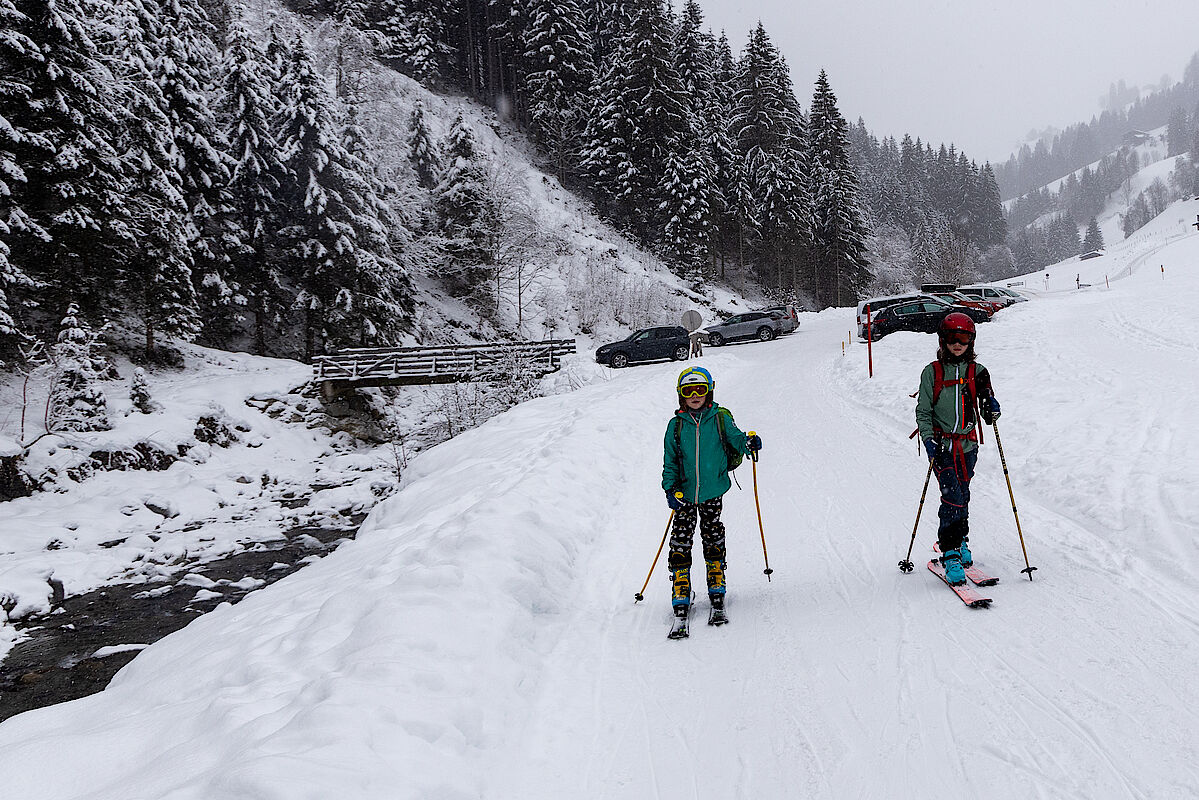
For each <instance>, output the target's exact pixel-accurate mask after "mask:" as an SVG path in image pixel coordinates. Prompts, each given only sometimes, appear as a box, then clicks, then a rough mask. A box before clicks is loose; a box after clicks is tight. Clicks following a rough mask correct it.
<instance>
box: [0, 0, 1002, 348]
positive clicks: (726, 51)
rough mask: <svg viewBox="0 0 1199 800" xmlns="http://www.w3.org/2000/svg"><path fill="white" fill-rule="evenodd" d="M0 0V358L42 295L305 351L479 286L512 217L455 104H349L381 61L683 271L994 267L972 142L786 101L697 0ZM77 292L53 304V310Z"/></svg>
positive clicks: (863, 282) (371, 335) (874, 272)
mask: <svg viewBox="0 0 1199 800" xmlns="http://www.w3.org/2000/svg"><path fill="white" fill-rule="evenodd" d="M289 4H290V6H291V10H292V11H293V12H296V13H297V14H298V16H285V15H271V14H265V15H264V14H263V13H262V9H258V11H257V12H256V14H255V15H250V14H248V13H247V11H246V10H245V9H242V8H240V7H237V6H233V5H230V4H228V2H227V0H87V1H86V2H85V1H84V0H0V75H3V79H0V351H2V354H0V357H2V358H8V357H11V356H12V355H13V354H14V353H16V352H17V351H18V350H19V349H21V347H22V346H23V344H22V343H27V342H28V341H30V337H32V336H37V335H45V334H47V333H52V332H53V331H54V330H56V329H57V327H58V326H59V324H60V321H62V320H64V317H66V318H69V319H72V320H74V319H76V318H85V319H90V320H92V321H94V322H96V323H99V322H102V321H104V320H116V319H120V320H129V321H134V322H136V323H137V324H138V325H140V327H141V330H142V331H143V332H144V337H145V349H146V351H147V352H148V353H152V352H153V351H154V350H155V349H156V343H157V342H159V341H161V339H162V338H163V337H180V338H184V339H192V338H199V339H200V340H201V341H203V342H205V343H208V344H214V345H218V346H234V347H243V348H246V349H252V350H254V351H256V352H260V353H269V354H275V355H301V356H305V357H311V356H312V355H314V354H316V353H320V352H325V351H328V350H331V349H335V348H338V347H345V346H355V345H357V346H361V345H371V344H384V343H388V342H394V341H397V340H398V339H399V338H400V337H402V336H403V335H404V334H405V331H407V330H409V329H410V327H411V320H412V314H413V309H414V306H415V304H416V303H417V302H418V300H419V298H418V297H417V295H416V292H417V290H416V289H415V288H414V286H415V282H414V280H413V276H414V275H415V274H416V273H417V272H418V271H419V272H421V273H422V274H425V275H432V276H434V277H435V278H436V279H437V280H438V281H440V283H441V285H442V286H443V288H444V289H445V290H446V291H447V292H448V293H449V294H450V295H452V296H455V297H458V298H460V299H462V300H463V302H466V303H468V304H472V305H473V306H475V307H478V308H481V309H486V308H489V307H494V306H495V305H496V298H495V294H496V292H497V288H496V287H497V286H498V285H499V284H500V281H499V279H498V278H497V275H498V274H499V271H500V270H502V269H504V268H505V263H506V262H509V263H510V262H518V261H520V259H519V258H515V257H513V256H511V255H506V253H507V252H508V249H509V247H510V245H511V242H513V241H516V240H519V239H522V238H524V235H523V234H522V233H521V231H520V230H519V229H518V228H517V227H516V226H515V225H514V223H513V219H514V216H513V214H512V211H511V206H512V204H511V203H510V202H507V200H508V199H510V198H508V197H507V196H506V195H505V190H504V187H503V181H502V180H499V179H497V176H496V171H495V169H493V168H491V167H492V166H494V165H490V166H489V164H488V163H487V161H486V157H485V154H482V153H480V152H479V148H478V147H477V143H476V141H475V138H476V133H475V132H472V128H471V125H470V124H469V123H468V122H467V121H466V120H464V119H463V118H462V117H461V116H460V117H459V119H458V120H456V121H455V122H454V123H453V125H452V126H450V127H449V130H448V132H447V133H445V134H444V135H442V136H434V135H433V133H431V130H432V126H430V125H429V124H428V120H427V119H426V116H425V113H424V110H423V109H422V108H421V106H420V104H419V103H417V104H416V105H415V107H414V108H413V109H412V112H411V114H410V115H409V118H408V119H406V120H404V123H406V124H403V125H400V126H397V125H396V124H395V120H392V119H381V118H379V117H378V116H377V115H373V114H372V112H371V105H370V104H369V103H368V101H369V100H370V99H371V97H372V92H373V91H375V85H376V84H377V83H378V70H381V69H384V70H385V69H388V68H390V69H394V70H397V71H399V72H402V73H404V74H406V75H408V76H410V77H412V78H414V79H416V80H418V81H420V82H422V83H423V84H425V85H426V86H428V87H430V88H433V89H435V90H437V91H442V92H465V93H467V94H468V95H470V96H473V97H475V98H476V99H478V100H480V101H481V102H483V103H486V104H489V105H491V106H492V107H493V108H495V109H496V111H497V113H498V114H499V117H500V124H502V125H509V126H512V127H513V128H514V129H516V130H519V131H522V132H523V133H525V134H526V135H527V136H528V137H529V139H530V140H531V141H532V142H533V143H534V144H535V146H536V148H537V149H538V152H539V153H540V156H539V158H540V159H541V161H542V166H543V167H544V168H545V169H546V171H547V172H549V173H551V174H554V175H556V176H557V177H558V178H559V179H560V180H561V181H562V182H563V183H564V184H565V185H566V186H568V187H570V188H571V189H573V190H574V191H576V192H578V193H580V194H582V195H583V196H585V197H588V198H590V200H591V201H592V202H593V204H594V206H595V208H596V209H597V211H599V213H601V215H602V216H604V217H605V218H606V219H608V220H609V221H611V222H612V223H613V224H614V225H616V226H617V227H618V228H619V229H621V230H622V231H624V232H625V233H626V234H627V235H628V236H630V237H631V238H633V239H634V240H635V241H637V242H639V243H640V244H642V245H643V246H645V247H647V248H649V249H650V250H651V251H653V252H655V253H657V254H658V255H659V256H661V258H662V259H663V261H664V262H665V263H666V264H667V265H669V266H670V267H671V268H672V269H674V270H675V271H676V272H678V273H679V274H680V275H685V276H689V277H691V278H694V279H696V280H706V279H719V278H721V277H724V276H725V274H726V270H727V269H728V267H729V266H730V265H736V266H737V267H739V268H741V267H743V268H745V269H748V270H752V271H753V273H754V274H755V275H756V277H757V279H758V281H759V283H760V284H761V285H762V286H763V287H764V288H765V289H766V290H767V291H768V293H771V294H772V295H777V296H779V297H780V298H781V297H787V298H795V299H802V300H804V301H806V302H808V303H810V304H812V305H813V306H815V307H817V308H823V307H825V306H829V305H847V304H850V303H852V302H854V301H855V300H856V298H858V297H859V296H860V295H861V293H863V292H864V291H867V290H873V289H878V288H892V287H895V286H898V285H902V284H904V283H910V282H912V281H915V280H919V279H921V278H925V277H947V276H950V275H954V276H959V277H965V278H973V277H977V276H978V275H980V274H982V275H999V274H1006V273H1007V272H1008V271H1009V270H1010V268H1011V257H1010V254H1008V253H1007V252H1006V250H1005V248H1004V246H1003V228H1004V224H1003V219H1002V215H1001V213H1000V210H999V192H998V188H997V185H996V179H995V175H994V173H993V172H992V170H991V168H990V166H989V165H983V166H982V167H979V166H978V165H977V164H975V163H974V162H973V161H971V160H970V159H968V158H967V156H966V155H965V154H964V153H962V152H959V151H957V150H956V148H955V147H954V146H952V145H949V146H944V145H942V146H941V147H940V148H939V149H937V150H934V149H932V148H931V147H930V146H928V145H926V144H923V143H922V142H921V141H920V140H918V139H917V140H916V141H912V140H911V137H906V136H905V137H903V139H902V141H901V142H900V143H897V142H896V141H895V140H894V139H893V138H887V139H884V140H882V141H879V140H877V139H876V138H875V137H873V136H872V135H871V134H869V132H868V131H867V130H866V128H865V125H864V124H863V123H862V122H861V121H859V123H858V124H857V125H856V126H850V125H849V124H847V123H846V121H845V119H844V118H843V117H842V115H841V113H840V111H839V110H838V106H837V100H836V96H835V94H834V92H833V89H832V85H831V81H830V78H829V76H828V75H826V74H825V73H824V72H823V71H821V72H820V73H819V74H818V75H817V76H816V77H815V79H814V82H813V86H812V92H811V95H810V101H809V103H808V105H807V107H806V109H805V108H804V107H803V106H802V105H801V103H800V102H799V99H798V97H797V95H796V92H795V89H794V87H793V85H792V79H791V73H790V70H789V68H788V66H787V63H786V61H785V59H784V58H783V56H782V54H781V53H780V52H779V50H778V48H777V47H776V46H775V45H774V43H773V42H772V40H771V38H770V36H769V34H768V33H767V31H766V29H765V27H764V26H763V25H762V24H758V25H757V26H756V27H755V28H754V29H753V30H752V31H750V32H749V35H748V40H747V43H746V45H745V46H744V48H742V49H741V50H740V52H737V53H735V52H734V51H733V48H732V47H731V46H730V43H729V40H728V38H727V36H725V35H724V34H723V33H722V34H720V35H715V34H713V33H712V32H710V31H707V30H705V29H704V24H703V18H702V15H701V12H700V9H699V7H698V5H697V4H696V3H695V2H687V3H685V4H684V5H683V6H682V8H681V9H680V10H679V11H678V12H675V11H673V10H672V9H671V7H670V6H668V5H667V4H665V3H663V2H661V0H594V1H593V2H576V1H575V0H563V1H562V2H549V1H548V0H370V2H364V1H363V0H329V1H326V0H289ZM72 304H77V306H78V308H77V309H72V310H71V311H70V313H68V309H69V308H71V306H72Z"/></svg>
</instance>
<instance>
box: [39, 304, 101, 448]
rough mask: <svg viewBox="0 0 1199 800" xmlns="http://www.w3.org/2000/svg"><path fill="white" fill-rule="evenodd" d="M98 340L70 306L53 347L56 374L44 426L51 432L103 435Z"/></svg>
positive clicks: (78, 313)
mask: <svg viewBox="0 0 1199 800" xmlns="http://www.w3.org/2000/svg"><path fill="white" fill-rule="evenodd" d="M98 340H99V336H98V335H97V334H96V333H95V331H93V330H92V329H91V327H90V326H89V325H88V324H87V322H86V321H85V320H84V319H83V318H82V317H81V316H80V312H79V306H78V305H77V304H75V303H71V304H70V306H69V307H68V309H67V314H66V316H65V317H64V318H63V320H62V325H61V326H60V329H59V333H58V343H57V344H56V345H55V347H54V352H55V360H56V361H57V366H58V374H57V377H56V379H55V381H54V386H53V387H52V388H51V390H50V401H49V402H50V404H49V412H48V423H49V428H50V430H53V431H106V430H108V429H109V428H111V427H112V425H111V424H109V421H108V402H107V400H106V399H105V397H104V393H103V392H102V391H101V390H100V388H99V387H98V386H96V383H97V381H98V380H99V376H98V375H97V374H96V367H95V362H96V358H97V353H96V350H97V347H98Z"/></svg>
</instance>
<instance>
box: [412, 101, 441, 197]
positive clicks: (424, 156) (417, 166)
mask: <svg viewBox="0 0 1199 800" xmlns="http://www.w3.org/2000/svg"><path fill="white" fill-rule="evenodd" d="M409 126H410V127H411V129H412V132H411V133H410V134H409V138H408V158H409V160H410V161H411V162H412V168H413V169H414V170H416V179H417V182H418V183H419V184H420V185H421V186H423V187H424V188H426V189H430V190H432V189H433V188H434V187H436V186H437V177H438V175H440V174H441V164H440V161H439V159H438V156H437V147H436V146H435V145H434V144H433V137H432V136H430V135H429V127H428V125H427V124H426V123H425V107H424V105H423V104H422V103H421V102H420V101H419V100H417V101H416V103H414V104H413V106H412V116H411V117H409Z"/></svg>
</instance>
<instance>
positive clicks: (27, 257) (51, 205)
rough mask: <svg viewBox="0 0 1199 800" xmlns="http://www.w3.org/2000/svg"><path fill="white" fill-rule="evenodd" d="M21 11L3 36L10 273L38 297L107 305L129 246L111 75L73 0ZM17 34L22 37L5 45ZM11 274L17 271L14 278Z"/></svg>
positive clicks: (46, 0) (42, 2)
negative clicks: (13, 167) (17, 177)
mask: <svg viewBox="0 0 1199 800" xmlns="http://www.w3.org/2000/svg"><path fill="white" fill-rule="evenodd" d="M17 9H18V10H19V11H20V12H22V13H23V14H24V17H23V18H20V19H18V20H17V27H16V29H15V31H10V32H9V33H8V34H6V36H5V37H4V38H5V39H6V41H7V42H8V43H9V44H8V45H7V46H6V48H5V51H6V52H5V56H6V62H5V63H4V64H3V67H4V70H3V75H2V77H0V81H3V83H4V84H5V86H6V87H8V88H7V89H6V90H5V91H3V92H0V118H4V119H7V120H15V121H17V124H19V125H20V126H21V130H23V131H24V132H25V133H24V135H21V136H20V137H19V138H18V139H14V138H13V137H12V136H11V135H9V136H8V139H9V143H8V147H9V148H10V150H9V152H11V154H12V162H13V163H16V164H17V165H19V168H20V170H21V172H22V173H23V177H24V178H25V180H24V181H21V182H16V183H9V184H8V189H9V192H10V196H9V198H8V199H7V201H6V203H5V204H6V205H7V214H6V217H5V219H4V223H5V225H6V227H7V228H8V229H9V230H8V233H7V234H6V235H5V236H6V243H7V244H8V246H9V248H10V252H9V255H8V258H9V260H10V263H11V265H12V266H13V267H15V273H14V274H16V273H20V274H23V275H25V276H28V277H29V278H30V279H33V280H38V281H40V282H41V284H42V285H43V286H44V287H45V292H44V294H45V297H44V298H43V302H44V303H46V304H47V305H54V304H56V303H63V304H65V302H64V301H65V298H66V297H67V296H68V295H74V296H77V297H79V298H80V300H81V302H84V303H85V304H86V305H87V307H88V308H90V309H93V310H95V311H98V312H104V313H108V312H114V311H115V310H116V306H117V301H116V298H115V293H116V286H117V281H116V280H115V278H116V277H117V275H118V274H119V271H120V268H121V266H122V261H123V254H124V253H125V252H127V251H128V250H129V249H130V248H131V247H132V246H133V242H134V238H135V232H134V230H133V228H132V227H131V225H130V213H129V207H128V200H127V194H128V193H127V189H128V184H127V181H126V177H125V175H124V171H123V168H124V163H123V162H122V160H121V158H120V157H119V156H118V155H117V149H116V146H115V141H116V138H117V135H118V132H119V129H120V122H119V120H118V117H117V114H116V110H115V108H114V104H113V102H112V98H113V97H119V96H120V91H119V90H118V89H117V87H116V78H115V77H114V76H113V74H112V73H111V72H110V71H109V70H108V68H107V67H105V66H104V64H103V63H102V61H101V57H100V53H99V50H98V48H97V46H96V43H95V41H94V40H93V38H92V36H91V33H90V30H89V28H88V26H87V24H86V22H85V15H84V9H83V6H81V5H80V4H79V3H78V2H77V0H22V1H21V2H19V4H18V6H17ZM14 34H15V35H16V36H17V37H19V39H17V41H21V42H28V43H32V44H33V45H34V47H28V46H27V45H18V46H17V47H15V48H14V47H13V46H12V42H13V41H14V39H13V36H14ZM18 280H19V279H18Z"/></svg>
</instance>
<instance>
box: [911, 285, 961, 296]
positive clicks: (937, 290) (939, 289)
mask: <svg viewBox="0 0 1199 800" xmlns="http://www.w3.org/2000/svg"><path fill="white" fill-rule="evenodd" d="M957 288H958V287H957V284H955V283H922V284H920V291H922V292H924V293H925V294H943V293H945V292H952V291H956V290H957Z"/></svg>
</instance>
